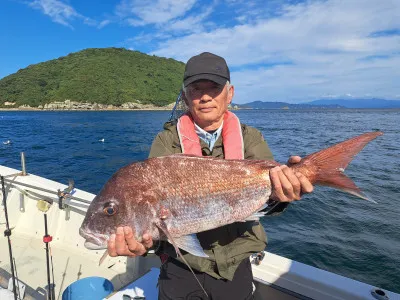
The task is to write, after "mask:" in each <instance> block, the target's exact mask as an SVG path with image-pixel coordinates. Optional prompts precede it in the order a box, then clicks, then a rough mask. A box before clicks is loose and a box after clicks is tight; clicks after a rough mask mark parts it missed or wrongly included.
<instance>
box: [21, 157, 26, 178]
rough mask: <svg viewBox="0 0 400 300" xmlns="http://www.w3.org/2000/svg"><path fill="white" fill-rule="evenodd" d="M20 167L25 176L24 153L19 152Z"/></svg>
mask: <svg viewBox="0 0 400 300" xmlns="http://www.w3.org/2000/svg"><path fill="white" fill-rule="evenodd" d="M21 167H22V174H21V175H22V176H26V165H25V153H24V152H21Z"/></svg>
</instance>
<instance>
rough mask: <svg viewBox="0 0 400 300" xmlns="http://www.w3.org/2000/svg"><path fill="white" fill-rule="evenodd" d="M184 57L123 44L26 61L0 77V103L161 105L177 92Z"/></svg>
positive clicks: (171, 98)
mask: <svg viewBox="0 0 400 300" xmlns="http://www.w3.org/2000/svg"><path fill="white" fill-rule="evenodd" d="M183 72H184V63H182V62H178V61H176V60H173V59H166V58H161V57H157V56H150V55H147V54H143V53H140V52H138V51H130V50H126V49H123V48H103V49H98V48H93V49H85V50H82V51H79V52H76V53H71V54H69V55H67V56H64V57H60V58H58V59H54V60H50V61H46V62H42V63H39V64H35V65H30V66H28V67H27V68H25V69H21V70H19V71H18V72H16V73H14V74H11V75H9V76H6V77H4V78H3V79H1V80H0V106H2V107H5V106H6V105H5V103H6V102H8V103H7V104H8V107H9V106H12V107H19V106H21V105H30V106H32V107H37V106H39V105H44V104H46V103H51V102H55V101H65V100H67V99H68V100H71V101H78V102H91V103H101V104H112V105H116V106H119V105H121V104H123V103H127V102H139V103H142V104H154V105H157V106H163V105H167V104H169V103H171V102H173V101H174V100H175V98H176V96H177V94H178V93H179V90H180V87H181V83H182V77H183Z"/></svg>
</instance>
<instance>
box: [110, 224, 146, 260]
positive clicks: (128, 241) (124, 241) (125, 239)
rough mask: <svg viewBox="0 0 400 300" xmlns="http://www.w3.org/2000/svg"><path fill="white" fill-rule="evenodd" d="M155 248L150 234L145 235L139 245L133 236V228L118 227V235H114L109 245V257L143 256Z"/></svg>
mask: <svg viewBox="0 0 400 300" xmlns="http://www.w3.org/2000/svg"><path fill="white" fill-rule="evenodd" d="M152 246H153V240H152V238H151V236H150V235H149V234H144V235H143V237H142V242H141V243H139V242H138V241H137V240H136V239H135V236H134V234H133V231H132V228H131V227H128V226H125V227H118V228H117V232H116V234H112V235H111V236H110V239H109V240H108V244H107V251H108V255H110V256H112V257H115V256H129V257H135V256H141V255H144V254H146V252H147V250H148V249H149V248H151V247H152Z"/></svg>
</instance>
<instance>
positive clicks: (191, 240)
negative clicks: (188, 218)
mask: <svg viewBox="0 0 400 300" xmlns="http://www.w3.org/2000/svg"><path fill="white" fill-rule="evenodd" d="M174 241H175V244H176V246H178V248H181V249H182V250H185V251H186V252H189V253H190V254H193V255H195V256H199V257H208V255H207V254H206V253H204V250H203V247H201V245H200V242H199V239H198V238H197V235H196V234H194V233H193V234H189V235H184V236H181V237H178V238H174ZM170 243H171V241H170ZM171 244H172V243H171Z"/></svg>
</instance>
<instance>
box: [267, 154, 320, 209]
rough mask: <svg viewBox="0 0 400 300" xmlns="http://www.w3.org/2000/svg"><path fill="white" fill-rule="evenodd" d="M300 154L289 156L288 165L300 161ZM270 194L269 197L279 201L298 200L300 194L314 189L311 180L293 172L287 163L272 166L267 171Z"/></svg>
mask: <svg viewBox="0 0 400 300" xmlns="http://www.w3.org/2000/svg"><path fill="white" fill-rule="evenodd" d="M300 160H301V157H300V156H291V157H290V158H289V161H288V165H291V164H296V163H298V162H300ZM269 177H270V179H271V186H272V194H271V196H270V199H272V200H276V201H279V202H292V201H295V200H300V198H301V195H303V194H306V193H311V192H312V191H313V189H314V187H313V185H312V184H311V182H310V181H309V180H308V179H307V177H306V176H304V175H303V174H301V173H300V172H294V171H293V170H292V169H291V168H290V167H288V166H287V165H280V166H277V167H274V168H272V169H271V170H270V172H269Z"/></svg>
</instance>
